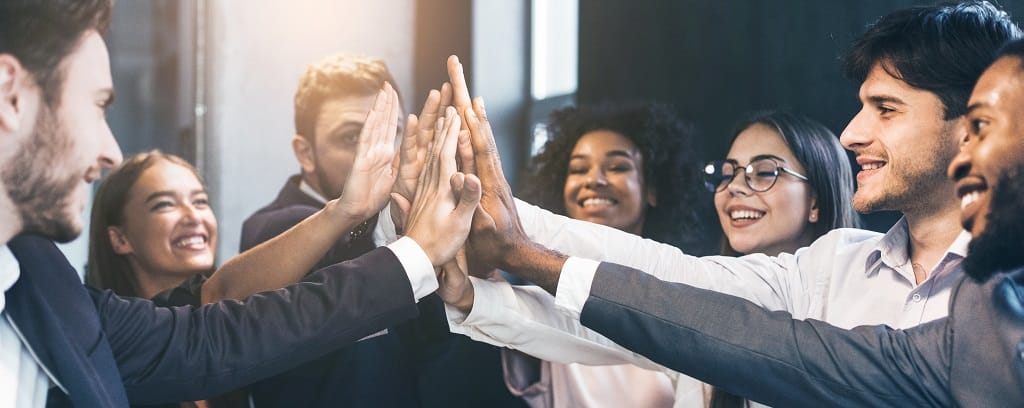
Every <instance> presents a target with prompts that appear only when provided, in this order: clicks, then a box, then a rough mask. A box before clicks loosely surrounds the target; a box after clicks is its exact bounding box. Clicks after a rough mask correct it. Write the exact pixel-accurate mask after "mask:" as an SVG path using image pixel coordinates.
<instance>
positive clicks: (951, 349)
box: [581, 264, 1024, 407]
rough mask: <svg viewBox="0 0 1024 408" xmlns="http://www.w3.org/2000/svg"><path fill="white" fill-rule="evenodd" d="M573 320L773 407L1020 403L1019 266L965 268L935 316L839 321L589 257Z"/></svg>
mask: <svg viewBox="0 0 1024 408" xmlns="http://www.w3.org/2000/svg"><path fill="white" fill-rule="evenodd" d="M581 320H582V322H583V324H584V325H586V326H588V327H590V328H592V329H594V330H596V331H598V332H600V333H601V334H604V335H605V336H607V337H608V338H610V339H612V340H614V341H615V342H617V343H619V344H620V345H622V346H624V347H626V348H628V349H630V350H633V351H636V352H638V353H640V354H642V355H644V356H646V357H648V358H650V359H651V360H653V361H654V362H657V363H659V364H662V365H664V366H666V367H669V368H671V369H673V370H677V371H679V372H682V373H684V374H687V375H690V376H692V377H694V378H697V379H699V380H702V381H706V382H708V383H711V384H714V385H717V386H720V387H722V388H724V389H726V390H728V391H730V392H733V393H735V394H738V395H741V396H744V397H747V398H750V399H753V400H756V401H761V402H764V403H768V404H771V405H774V406H786V407H791V406H792V407H798V406H807V407H817V406H844V407H851V406H866V407H876V406H904V407H917V406H952V405H956V406H966V407H1009V406H1024V269H1020V270H1016V271H1013V272H1011V273H1005V274H1000V275H997V276H996V277H995V278H993V279H990V280H989V281H988V282H986V283H982V284H979V283H977V282H974V281H972V280H969V279H966V278H965V279H964V280H963V281H962V282H960V283H959V284H958V286H957V287H956V288H955V289H954V292H953V295H952V298H951V300H950V314H949V317H947V318H943V319H939V320H935V321H933V322H930V323H926V324H923V325H921V326H917V327H914V328H911V329H907V330H894V329H891V328H888V327H885V326H861V327H857V328H854V329H852V330H843V329H839V328H836V327H833V326H831V325H829V324H827V323H823V322H820V321H816V320H806V321H800V320H793V319H792V318H791V317H790V315H789V314H788V313H786V312H772V311H767V310H764V309H761V308H760V307H758V306H756V305H754V304H753V303H750V302H747V301H745V300H743V299H740V298H737V297H732V296H728V295H724V294H720V293H715V292H711V291H707V290H702V289H697V288H693V287H690V286H687V285H683V284H679V283H671V282H665V281H661V280H658V279H656V278H654V277H652V276H650V275H647V274H644V273H642V272H640V271H637V270H633V269H630V268H627V267H623V266H619V265H614V264H601V266H600V267H599V269H598V272H597V275H596V276H595V278H594V283H593V287H592V289H591V294H590V297H589V298H588V299H587V302H586V304H585V306H584V308H583V312H582V314H581Z"/></svg>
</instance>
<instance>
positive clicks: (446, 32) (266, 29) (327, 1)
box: [64, 0, 1024, 266]
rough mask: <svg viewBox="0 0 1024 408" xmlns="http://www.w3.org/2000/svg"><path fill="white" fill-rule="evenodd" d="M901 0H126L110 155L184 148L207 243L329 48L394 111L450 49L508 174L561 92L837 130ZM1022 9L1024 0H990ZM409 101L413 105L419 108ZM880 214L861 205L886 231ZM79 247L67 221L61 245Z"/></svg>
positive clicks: (267, 170) (694, 117) (710, 151)
mask: <svg viewBox="0 0 1024 408" xmlns="http://www.w3.org/2000/svg"><path fill="white" fill-rule="evenodd" d="M928 3H931V2H929V1H914V0H858V1H845V0H828V1H821V0H785V1H764V0H730V1H714V0H500V1H498V0H429V1H428V0H420V1H416V0H376V1H372V2H369V1H359V0H291V1H287V2H285V1H277V0H124V1H118V2H116V3H115V18H114V20H113V21H114V26H113V27H112V28H111V31H110V32H109V33H108V35H107V42H108V45H109V47H110V51H111V60H112V61H111V62H112V70H113V75H114V83H115V87H116V89H117V103H116V104H115V105H114V106H113V108H112V109H111V110H110V111H109V117H108V118H109V121H110V123H111V126H112V128H113V131H114V134H115V136H116V137H117V139H118V141H119V142H120V143H121V146H122V149H123V150H124V151H125V154H126V155H128V154H132V153H136V152H140V151H145V150H149V149H153V148H160V149H163V150H165V151H168V152H172V153H176V154H179V155H181V156H184V157H185V158H187V159H189V160H191V161H193V162H194V163H196V165H197V166H198V167H199V169H200V170H201V172H202V173H203V175H204V177H205V179H206V182H207V184H208V186H209V188H210V191H211V193H212V196H211V198H212V200H213V206H214V209H215V211H216V214H217V217H218V220H219V222H220V243H219V259H220V261H221V262H223V260H225V259H227V258H229V257H230V256H232V255H234V254H235V253H237V248H238V237H239V233H240V229H241V222H242V220H244V218H245V217H247V216H248V215H249V214H251V213H252V212H253V211H255V210H256V209H258V208H259V207H261V206H263V205H265V204H267V203H268V202H270V201H271V200H272V199H273V197H274V196H275V195H276V193H277V191H278V189H279V188H280V186H281V185H282V183H283V182H284V180H285V178H286V177H288V175H290V174H292V173H294V172H296V171H297V170H298V166H297V163H296V162H295V159H294V157H293V154H292V152H291V148H290V145H289V138H290V137H291V136H292V134H293V133H294V129H293V125H292V97H293V94H294V91H295V87H296V84H297V81H298V78H299V75H300V74H301V73H302V71H303V70H304V67H305V66H306V65H308V64H310V63H313V62H315V61H317V60H319V59H320V58H321V57H323V56H326V55H328V54H332V53H337V52H354V53H364V54H370V55H375V56H379V57H382V58H384V59H385V60H387V62H388V64H389V66H390V67H391V69H392V71H393V73H394V75H395V78H396V80H397V82H398V86H399V87H400V89H401V91H402V94H403V99H404V107H405V109H406V112H409V111H410V110H415V111H418V109H419V107H420V105H421V104H422V101H423V99H424V98H425V96H426V93H427V91H428V90H429V89H430V88H436V87H438V86H440V83H441V82H442V81H444V80H445V78H446V74H445V71H444V61H445V58H446V57H447V56H448V55H449V54H453V53H454V54H458V55H459V56H460V57H461V59H462V61H463V63H464V64H465V65H466V68H467V74H468V76H469V81H470V85H471V87H472V90H473V91H474V94H476V95H483V96H485V97H486V98H487V102H488V103H487V107H488V113H489V115H490V118H491V120H492V122H493V125H494V127H495V130H496V135H497V137H498V143H499V150H500V151H501V153H502V160H503V162H502V165H503V167H504V168H505V171H506V174H507V175H508V176H509V178H510V180H511V182H512V183H513V186H514V187H515V186H516V184H517V183H518V182H519V179H518V173H519V172H520V171H521V170H522V168H523V166H524V164H525V162H526V160H527V159H528V158H529V156H530V154H531V152H532V151H534V150H535V148H536V147H537V146H539V145H540V144H541V143H542V142H543V141H544V137H545V133H544V128H543V123H544V121H545V119H546V117H547V115H548V113H549V112H550V111H551V110H553V109H556V108H558V107H561V106H565V105H568V104H574V103H596V102H602V101H616V100H617V101H659V102H665V103H668V104H671V105H672V106H674V107H675V108H676V109H677V111H678V112H679V113H680V114H681V115H682V116H683V117H685V118H688V119H689V120H691V121H692V122H694V123H695V124H696V125H697V127H698V128H699V129H700V130H701V132H702V137H701V139H700V141H699V143H698V144H697V145H696V146H694V149H697V150H698V151H699V152H700V155H701V156H702V157H704V158H706V159H709V160H710V159H714V158H717V157H720V156H721V155H724V154H725V152H726V150H727V148H728V146H727V144H728V138H729V131H730V129H731V124H732V122H734V121H735V120H736V119H737V118H738V117H740V116H741V115H742V114H743V113H745V112H748V111H750V110H755V109H764V108H779V107H782V108H789V109H792V110H794V111H796V112H798V113H803V114H806V115H808V116H811V117H813V118H815V119H817V120H819V121H821V122H822V123H824V124H826V125H827V126H829V127H830V128H831V129H832V130H833V131H834V132H836V134H839V133H840V132H841V131H842V129H843V127H844V126H845V124H846V122H847V121H848V120H849V118H851V117H852V116H853V114H854V113H855V112H856V110H857V109H858V107H859V103H858V102H857V99H856V90H857V85H858V84H854V83H851V82H849V81H847V80H845V79H844V78H843V77H842V76H841V74H840V71H839V56H840V55H842V53H843V51H844V50H845V49H846V48H847V47H848V46H849V44H850V42H851V40H852V39H854V38H856V36H858V35H860V34H861V33H863V31H864V30H865V28H866V26H867V25H868V24H870V23H871V22H873V21H875V20H877V19H878V17H879V16H881V15H883V14H886V13H889V12H891V11H894V10H896V9H899V8H903V7H907V6H910V5H913V4H928ZM999 3H1000V4H1001V5H1002V6H1003V8H1004V9H1006V10H1007V11H1008V12H1010V14H1011V15H1013V16H1015V20H1017V21H1020V19H1019V16H1021V15H1024V1H1019V0H1014V1H1009V0H1004V1H1001V2H999ZM417 113H418V112H417ZM896 216H897V215H895V214H875V215H871V216H869V217H867V221H868V224H869V226H870V227H871V228H873V229H876V230H880V231H884V230H885V229H887V228H888V227H889V226H890V225H891V224H892V222H893V221H894V220H895V217H896ZM64 249H65V251H66V252H67V253H68V255H69V257H70V258H71V260H72V262H73V264H75V265H76V266H82V265H84V263H85V257H86V243H85V239H84V238H82V239H80V240H78V241H76V242H73V243H71V244H68V245H65V246H64Z"/></svg>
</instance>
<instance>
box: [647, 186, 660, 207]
mask: <svg viewBox="0 0 1024 408" xmlns="http://www.w3.org/2000/svg"><path fill="white" fill-rule="evenodd" d="M645 195H646V197H644V198H645V199H646V200H647V205H649V206H651V207H657V206H658V190H657V189H655V188H654V187H647V194H645Z"/></svg>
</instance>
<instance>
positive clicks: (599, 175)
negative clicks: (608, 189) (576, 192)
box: [587, 169, 608, 188]
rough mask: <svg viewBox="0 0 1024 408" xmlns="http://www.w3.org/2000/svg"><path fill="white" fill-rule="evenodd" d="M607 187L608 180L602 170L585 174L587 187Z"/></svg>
mask: <svg viewBox="0 0 1024 408" xmlns="http://www.w3.org/2000/svg"><path fill="white" fill-rule="evenodd" d="M607 185H608V179H607V178H606V177H605V175H604V170H602V169H591V170H590V173H589V174H587V187H590V188H595V187H604V186H607Z"/></svg>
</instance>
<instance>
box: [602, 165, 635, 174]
mask: <svg viewBox="0 0 1024 408" xmlns="http://www.w3.org/2000/svg"><path fill="white" fill-rule="evenodd" d="M632 170H633V165H632V164H630V163H615V164H612V165H610V166H608V171H610V172H614V173H626V172H629V171H632Z"/></svg>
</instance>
